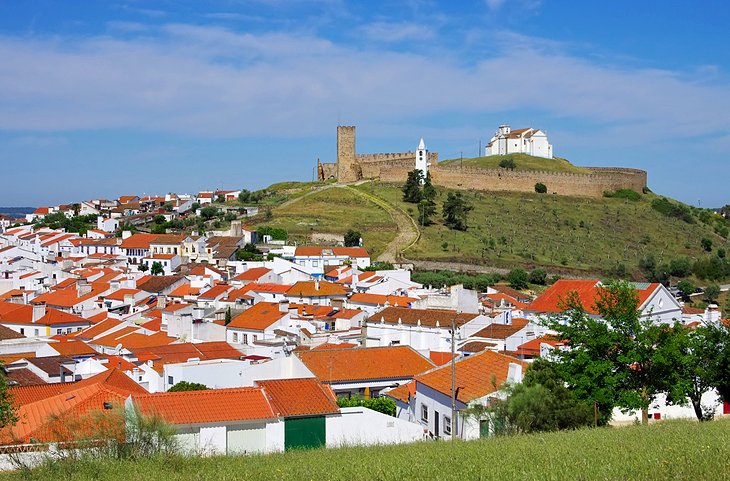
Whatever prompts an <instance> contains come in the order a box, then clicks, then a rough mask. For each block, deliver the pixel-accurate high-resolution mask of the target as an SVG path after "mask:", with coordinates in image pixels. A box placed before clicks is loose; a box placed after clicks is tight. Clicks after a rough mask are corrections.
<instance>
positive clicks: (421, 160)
mask: <svg viewBox="0 0 730 481" xmlns="http://www.w3.org/2000/svg"><path fill="white" fill-rule="evenodd" d="M416 169H418V170H420V171H421V172H423V178H424V179H425V178H426V174H427V173H428V150H426V144H425V143H424V142H423V138H421V141H420V142H419V143H418V150H416Z"/></svg>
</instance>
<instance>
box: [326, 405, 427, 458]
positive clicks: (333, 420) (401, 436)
mask: <svg viewBox="0 0 730 481" xmlns="http://www.w3.org/2000/svg"><path fill="white" fill-rule="evenodd" d="M326 423H327V447H328V448H334V447H342V446H368V445H372V444H401V443H412V442H415V441H421V440H423V427H422V426H420V425H419V424H414V423H410V422H408V421H404V420H403V419H398V418H394V417H392V416H388V415H387V414H383V413H379V412H377V411H373V410H372V409H368V408H365V407H353V408H341V409H340V414H339V415H335V416H328V417H327V421H326Z"/></svg>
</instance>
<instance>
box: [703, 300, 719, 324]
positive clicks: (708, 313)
mask: <svg viewBox="0 0 730 481" xmlns="http://www.w3.org/2000/svg"><path fill="white" fill-rule="evenodd" d="M718 322H720V309H719V308H718V307H717V304H710V305H709V306H707V309H705V324H717V323H718Z"/></svg>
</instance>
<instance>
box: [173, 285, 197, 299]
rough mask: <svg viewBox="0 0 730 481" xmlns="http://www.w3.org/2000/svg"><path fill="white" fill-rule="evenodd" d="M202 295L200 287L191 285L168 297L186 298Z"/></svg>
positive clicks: (182, 286)
mask: <svg viewBox="0 0 730 481" xmlns="http://www.w3.org/2000/svg"><path fill="white" fill-rule="evenodd" d="M198 294H200V288H199V287H191V286H190V284H183V285H181V286H180V287H178V288H177V289H175V290H174V291H172V292H170V293H169V294H168V295H167V296H168V297H185V296H197V295H198Z"/></svg>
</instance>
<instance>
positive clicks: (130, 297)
mask: <svg viewBox="0 0 730 481" xmlns="http://www.w3.org/2000/svg"><path fill="white" fill-rule="evenodd" d="M124 303H125V304H126V305H128V306H131V305H134V294H124Z"/></svg>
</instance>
